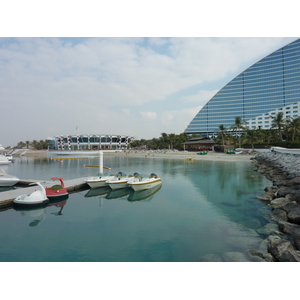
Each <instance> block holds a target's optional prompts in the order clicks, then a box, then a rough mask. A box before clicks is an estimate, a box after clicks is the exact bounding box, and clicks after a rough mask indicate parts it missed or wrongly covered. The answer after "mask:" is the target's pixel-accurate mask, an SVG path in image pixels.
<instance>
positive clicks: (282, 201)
mask: <svg viewBox="0 0 300 300" xmlns="http://www.w3.org/2000/svg"><path fill="white" fill-rule="evenodd" d="M289 202H290V200H289V199H288V198H276V199H274V200H272V201H271V202H270V205H271V206H272V207H273V208H274V209H276V208H282V207H283V206H285V205H286V204H288V203H289Z"/></svg>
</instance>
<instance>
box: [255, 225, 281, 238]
mask: <svg viewBox="0 0 300 300" xmlns="http://www.w3.org/2000/svg"><path fill="white" fill-rule="evenodd" d="M276 230H278V225H277V224H275V223H268V224H266V225H265V226H264V227H262V228H259V229H257V232H258V233H259V234H263V235H270V234H271V233H273V232H275V231H276Z"/></svg>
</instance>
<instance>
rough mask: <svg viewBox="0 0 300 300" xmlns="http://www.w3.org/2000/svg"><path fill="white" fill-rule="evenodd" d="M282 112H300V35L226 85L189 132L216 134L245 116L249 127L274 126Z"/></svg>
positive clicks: (206, 105) (264, 127)
mask: <svg viewBox="0 0 300 300" xmlns="http://www.w3.org/2000/svg"><path fill="white" fill-rule="evenodd" d="M279 112H282V113H283V117H284V118H288V117H291V118H296V117H299V116H300V39H298V40H296V41H294V42H292V43H290V44H288V45H286V46H284V47H282V48H280V49H279V50H277V51H275V52H273V53H272V54H270V55H268V56H266V57H265V58H263V59H261V60H260V61H258V62H257V63H255V64H254V65H252V66H251V67H249V68H248V69H246V70H245V71H244V72H242V73H241V74H240V75H238V76H237V77H235V78H234V79H233V80H232V81H230V82H229V83H228V84H227V85H225V86H224V87H223V88H222V89H221V90H220V91H219V92H218V93H217V94H216V95H215V96H213V97H212V98H211V99H210V100H209V101H208V102H207V103H206V104H205V105H204V106H203V108H202V109H201V110H200V111H199V112H198V114H197V115H196V116H195V117H194V119H193V120H192V121H191V122H190V124H189V125H188V127H187V128H186V130H185V132H186V133H189V134H192V133H195V134H202V135H204V136H207V137H213V136H214V134H216V133H217V132H218V131H219V125H224V126H225V127H226V128H227V129H228V130H229V129H230V127H231V125H233V124H234V122H235V117H241V120H242V122H245V123H246V127H247V128H249V129H259V128H261V129H270V128H271V124H272V118H273V117H275V116H276V115H277V114H278V113H279Z"/></svg>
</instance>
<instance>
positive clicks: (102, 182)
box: [85, 176, 114, 189]
mask: <svg viewBox="0 0 300 300" xmlns="http://www.w3.org/2000/svg"><path fill="white" fill-rule="evenodd" d="M113 177H114V176H112V177H92V178H89V179H87V180H86V181H85V182H86V183H87V184H88V185H89V187H90V188H92V189H94V188H99V187H106V186H108V183H107V182H106V181H107V180H110V179H112V178H113Z"/></svg>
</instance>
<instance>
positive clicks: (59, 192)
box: [46, 177, 69, 199]
mask: <svg viewBox="0 0 300 300" xmlns="http://www.w3.org/2000/svg"><path fill="white" fill-rule="evenodd" d="M51 179H52V180H59V181H60V184H55V185H53V186H52V187H50V188H46V195H47V198H49V199H51V198H57V197H62V196H67V195H69V193H68V191H67V189H66V188H65V184H64V182H63V178H61V177H52V178H51Z"/></svg>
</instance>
